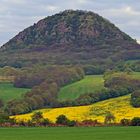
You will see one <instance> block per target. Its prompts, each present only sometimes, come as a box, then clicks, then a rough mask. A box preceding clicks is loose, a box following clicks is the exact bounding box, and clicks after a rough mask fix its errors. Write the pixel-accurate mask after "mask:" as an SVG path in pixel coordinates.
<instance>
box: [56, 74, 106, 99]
mask: <svg viewBox="0 0 140 140" xmlns="http://www.w3.org/2000/svg"><path fill="white" fill-rule="evenodd" d="M103 88H104V80H103V76H102V75H91V76H85V78H84V79H82V80H81V81H78V82H75V83H73V84H70V85H67V86H65V87H63V88H61V90H60V92H59V96H58V98H59V99H60V100H65V99H76V98H78V97H79V96H80V95H81V94H85V93H94V92H96V91H100V90H101V89H103Z"/></svg>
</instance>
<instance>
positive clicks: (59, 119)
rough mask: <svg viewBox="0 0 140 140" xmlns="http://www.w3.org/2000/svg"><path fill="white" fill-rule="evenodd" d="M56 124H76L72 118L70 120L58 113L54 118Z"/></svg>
mask: <svg viewBox="0 0 140 140" xmlns="http://www.w3.org/2000/svg"><path fill="white" fill-rule="evenodd" d="M56 124H60V125H67V126H70V127H72V126H75V125H76V121H74V120H72V121H71V120H69V119H68V118H67V117H66V116H65V115H60V116H58V117H57V118H56Z"/></svg>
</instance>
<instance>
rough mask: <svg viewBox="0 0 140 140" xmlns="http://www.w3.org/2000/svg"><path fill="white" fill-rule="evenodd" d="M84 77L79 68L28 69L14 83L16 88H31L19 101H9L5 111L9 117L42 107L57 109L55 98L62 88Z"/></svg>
mask: <svg viewBox="0 0 140 140" xmlns="http://www.w3.org/2000/svg"><path fill="white" fill-rule="evenodd" d="M83 77H84V73H83V70H82V69H81V68H80V67H77V66H75V67H72V66H68V67H64V66H50V67H41V68H37V69H35V68H28V69H26V70H24V72H22V73H21V74H20V75H18V76H17V77H16V79H15V81H14V85H15V86H16V87H32V90H31V91H29V92H27V93H26V94H25V95H24V97H23V98H22V99H21V100H12V101H9V102H8V103H7V105H6V107H5V111H6V112H7V113H9V115H15V114H23V113H27V112H30V111H32V110H34V109H39V108H42V107H46V106H47V107H59V102H58V101H57V96H58V92H59V89H60V88H61V87H62V86H65V85H67V84H70V83H73V82H75V81H78V80H80V79H82V78H83Z"/></svg>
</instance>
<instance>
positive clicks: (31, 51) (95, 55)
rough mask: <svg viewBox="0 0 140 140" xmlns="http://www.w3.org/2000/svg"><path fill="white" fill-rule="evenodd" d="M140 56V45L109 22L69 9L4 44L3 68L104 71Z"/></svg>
mask: <svg viewBox="0 0 140 140" xmlns="http://www.w3.org/2000/svg"><path fill="white" fill-rule="evenodd" d="M139 54H140V45H138V44H137V43H136V41H135V40H134V39H132V38H131V37H130V36H128V35H127V34H125V33H124V32H122V31H121V30H120V29H119V28H117V27H116V26H115V25H114V24H112V23H111V22H110V21H108V20H107V19H105V18H103V17H101V16H99V15H98V14H96V13H93V12H87V11H80V10H77V11H73V10H66V11H64V12H60V13H58V14H55V15H53V16H49V17H46V18H45V19H42V20H40V21H39V22H38V23H35V24H34V25H32V26H30V27H28V28H26V29H25V30H24V31H21V32H20V33H19V34H18V35H16V36H15V37H14V38H12V39H11V40H10V41H9V42H7V43H6V44H4V45H3V46H2V47H1V49H0V66H5V65H10V66H14V67H23V66H31V65H32V64H38V63H39V64H45V65H48V64H58V65H63V64H64V65H71V64H73V65H75V64H81V65H85V64H86V65H87V64H92V65H94V66H96V67H97V68H98V69H100V71H103V70H104V69H107V68H112V67H114V66H115V64H116V63H118V62H120V61H124V60H135V59H139V58H140V55H139ZM11 58H12V59H11ZM114 62H115V63H114Z"/></svg>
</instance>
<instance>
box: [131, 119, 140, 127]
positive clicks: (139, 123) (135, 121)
mask: <svg viewBox="0 0 140 140" xmlns="http://www.w3.org/2000/svg"><path fill="white" fill-rule="evenodd" d="M131 125H132V126H140V118H139V117H135V118H133V119H132V120H131Z"/></svg>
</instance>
